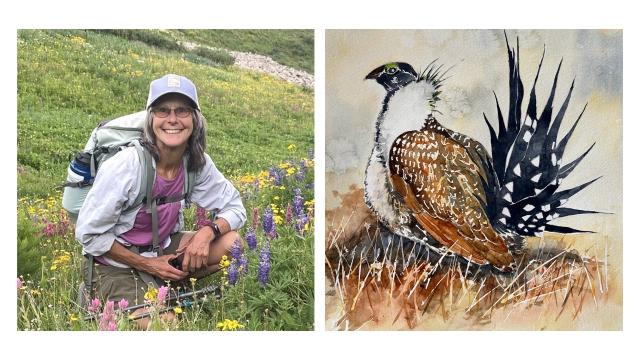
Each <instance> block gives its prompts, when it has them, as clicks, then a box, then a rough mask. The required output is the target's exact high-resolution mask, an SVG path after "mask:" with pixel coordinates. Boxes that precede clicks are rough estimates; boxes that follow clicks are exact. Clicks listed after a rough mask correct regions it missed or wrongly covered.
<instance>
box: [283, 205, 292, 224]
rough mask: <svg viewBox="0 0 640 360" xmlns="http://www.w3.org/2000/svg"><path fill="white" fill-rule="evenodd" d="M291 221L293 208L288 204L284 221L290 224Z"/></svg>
mask: <svg viewBox="0 0 640 360" xmlns="http://www.w3.org/2000/svg"><path fill="white" fill-rule="evenodd" d="M291 220H293V207H291V203H288V204H287V210H286V211H285V212H284V221H286V222H287V224H291Z"/></svg>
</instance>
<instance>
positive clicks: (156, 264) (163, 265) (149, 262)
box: [141, 255, 189, 281]
mask: <svg viewBox="0 0 640 360" xmlns="http://www.w3.org/2000/svg"><path fill="white" fill-rule="evenodd" d="M175 257H176V255H163V256H158V257H152V258H145V261H144V262H143V265H142V269H141V270H143V271H144V272H147V273H149V274H151V275H153V276H156V277H159V278H160V279H162V280H175V281H178V280H182V279H184V278H186V277H187V276H188V275H189V273H188V272H184V271H181V270H180V269H176V268H175V267H173V266H172V265H171V264H169V261H171V260H173V259H174V258H175Z"/></svg>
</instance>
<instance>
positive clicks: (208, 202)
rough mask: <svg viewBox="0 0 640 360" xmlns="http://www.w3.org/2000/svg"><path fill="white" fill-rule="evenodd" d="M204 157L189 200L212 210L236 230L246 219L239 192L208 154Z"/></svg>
mask: <svg viewBox="0 0 640 360" xmlns="http://www.w3.org/2000/svg"><path fill="white" fill-rule="evenodd" d="M205 157H206V160H207V161H206V163H205V165H204V168H203V169H202V170H201V171H200V172H198V173H196V176H195V184H194V186H193V192H192V193H191V201H193V202H194V203H195V204H197V205H199V206H200V207H202V208H205V209H207V210H209V211H213V212H214V213H215V214H216V216H218V217H221V218H224V219H225V220H227V222H228V223H229V225H230V226H231V229H232V230H237V229H239V228H240V227H242V225H244V223H245V221H246V219H247V215H246V211H245V209H244V205H242V199H241V198H240V192H238V190H236V188H235V187H234V186H233V184H231V182H230V181H229V180H227V179H226V178H225V177H224V176H223V175H222V173H220V171H219V170H218V169H217V168H216V166H215V165H214V163H213V161H212V160H211V157H209V155H208V154H205Z"/></svg>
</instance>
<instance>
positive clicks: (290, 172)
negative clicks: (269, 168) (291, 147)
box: [287, 167, 296, 175]
mask: <svg viewBox="0 0 640 360" xmlns="http://www.w3.org/2000/svg"><path fill="white" fill-rule="evenodd" d="M295 173H296V169H295V168H292V167H290V168H288V169H287V175H293V174H295Z"/></svg>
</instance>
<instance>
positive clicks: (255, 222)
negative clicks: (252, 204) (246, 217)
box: [251, 207, 260, 229]
mask: <svg viewBox="0 0 640 360" xmlns="http://www.w3.org/2000/svg"><path fill="white" fill-rule="evenodd" d="M259 221H260V209H258V208H257V207H256V208H253V217H252V224H251V225H252V228H253V229H257V228H258V222H259Z"/></svg>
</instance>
